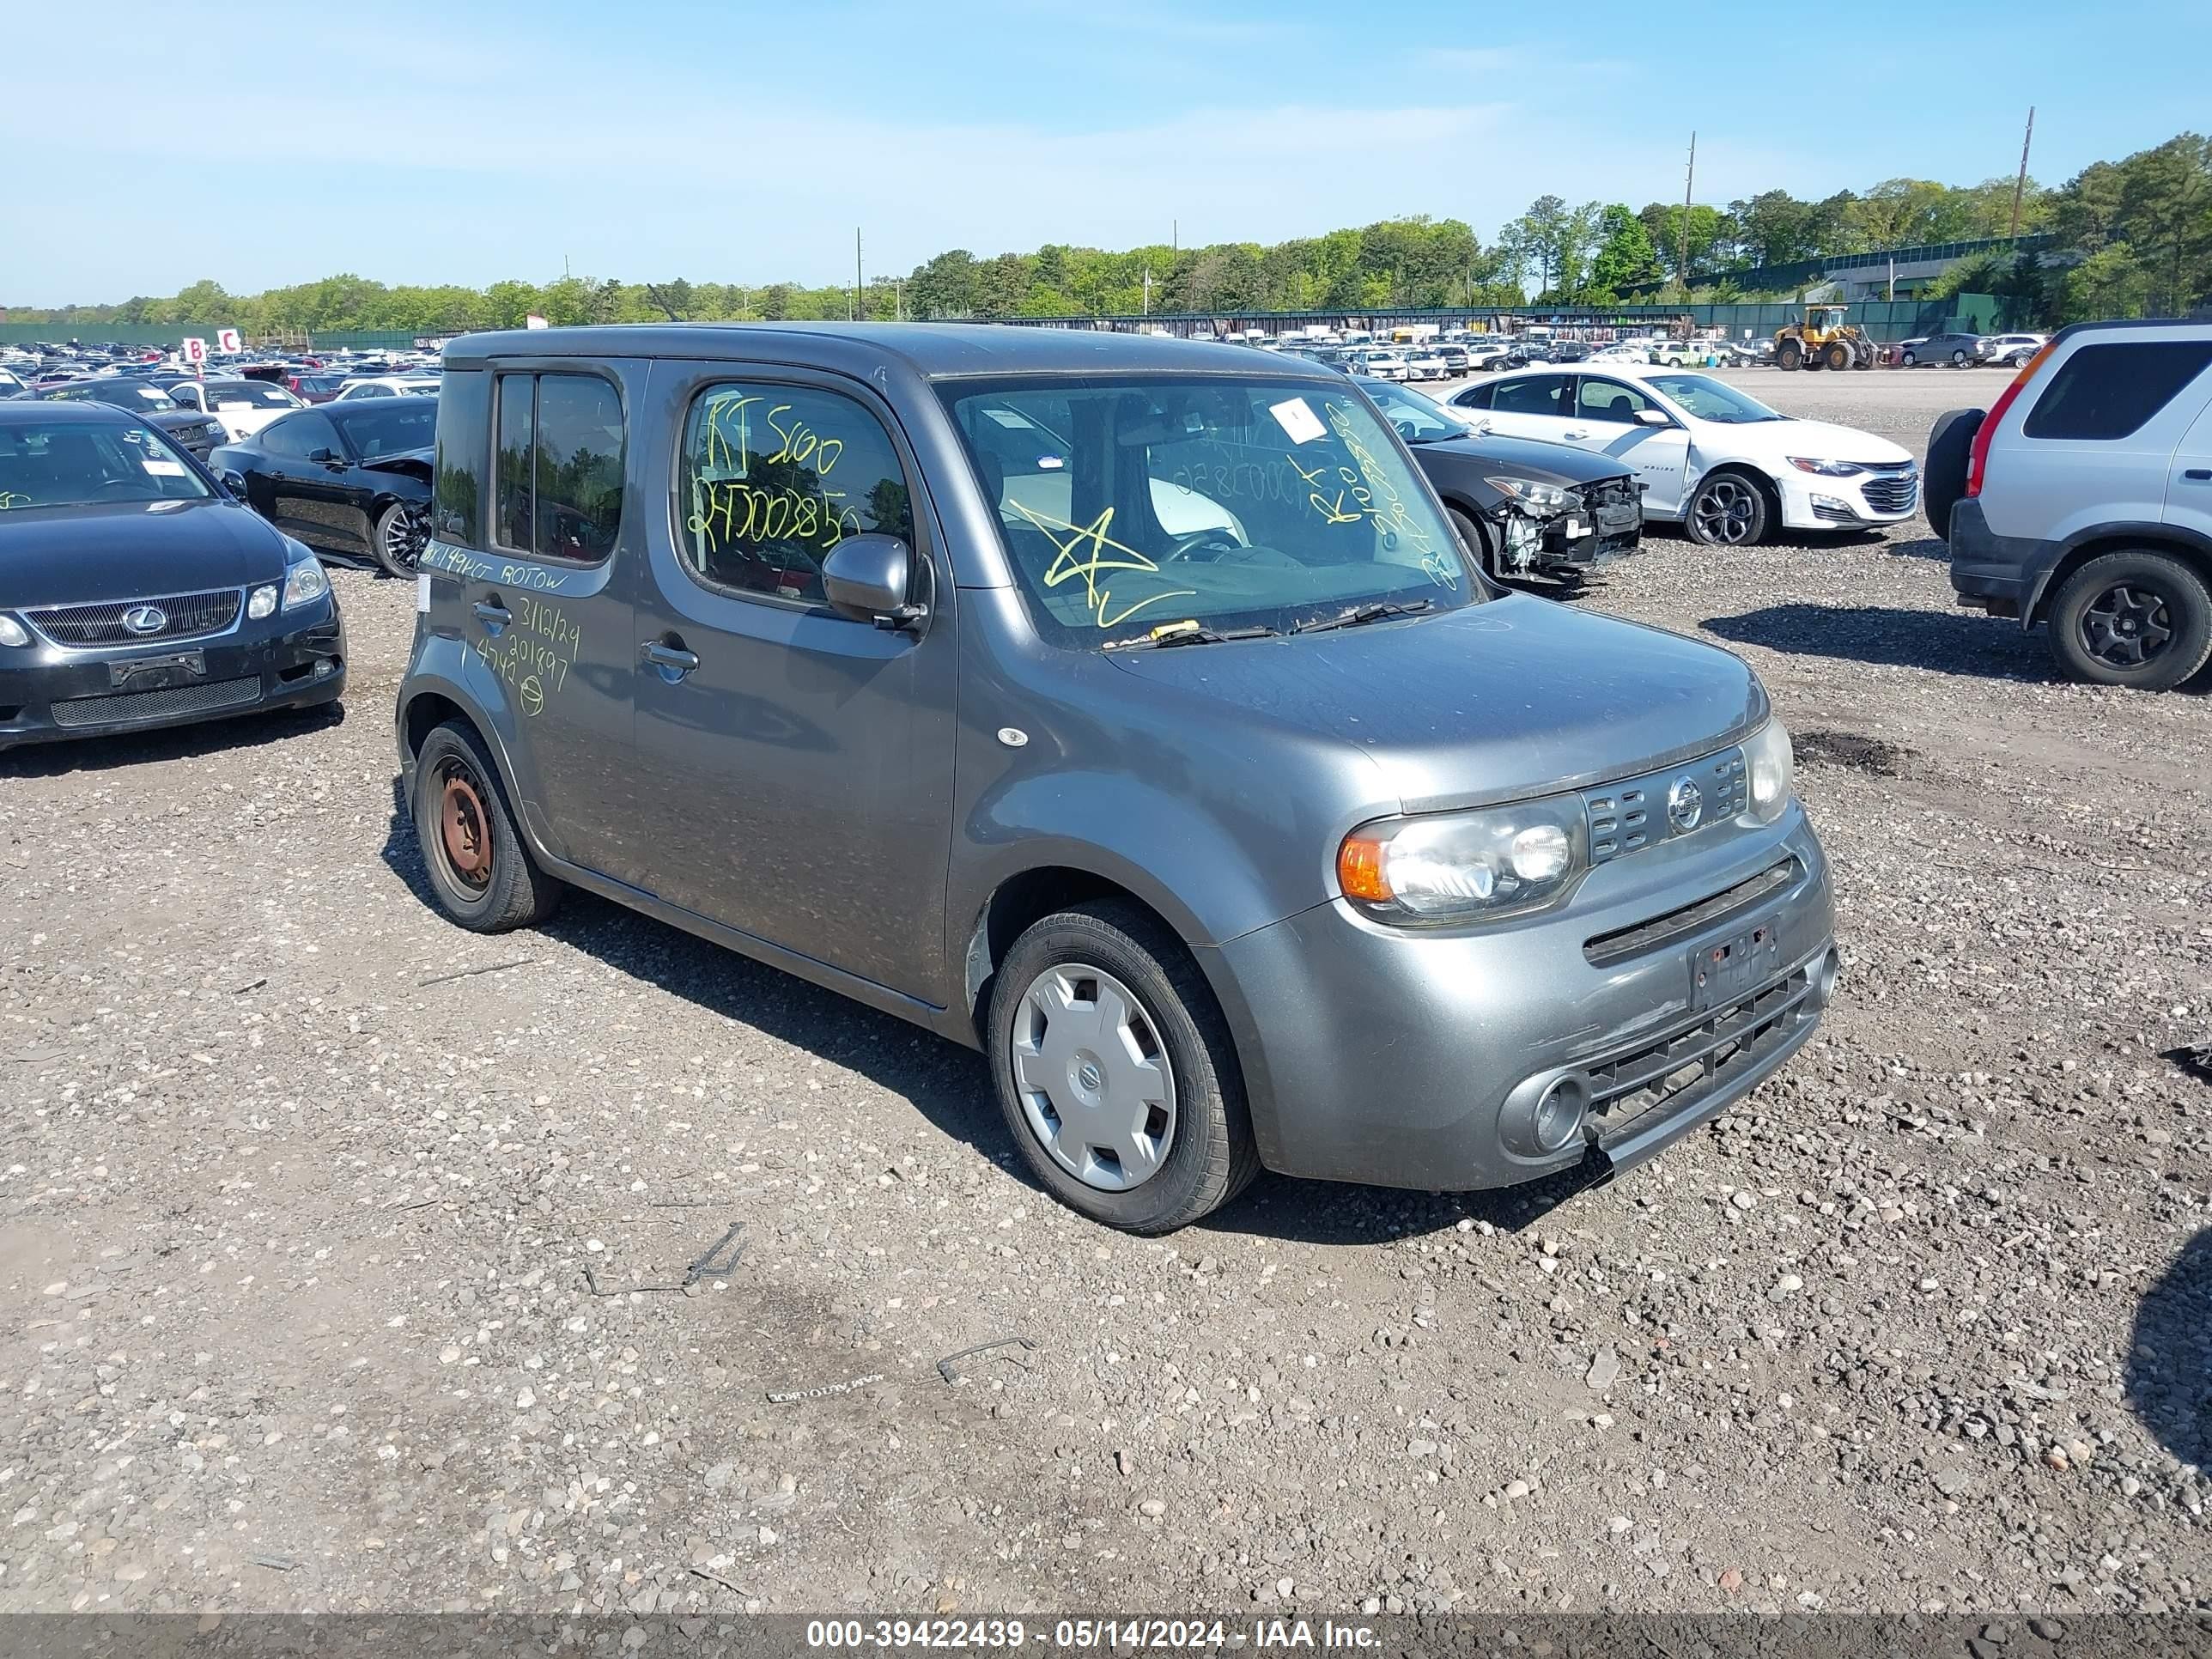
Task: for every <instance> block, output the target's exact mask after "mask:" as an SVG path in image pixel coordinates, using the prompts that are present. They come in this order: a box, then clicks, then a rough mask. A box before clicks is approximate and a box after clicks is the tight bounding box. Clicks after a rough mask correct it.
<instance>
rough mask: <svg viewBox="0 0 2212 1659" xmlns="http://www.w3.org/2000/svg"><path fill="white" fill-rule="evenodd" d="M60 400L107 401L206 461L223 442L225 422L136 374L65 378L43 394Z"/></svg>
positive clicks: (74, 402) (70, 401)
mask: <svg viewBox="0 0 2212 1659" xmlns="http://www.w3.org/2000/svg"><path fill="white" fill-rule="evenodd" d="M39 396H40V397H41V398H52V400H54V401H55V402H57V403H69V404H106V405H107V406H108V407H109V408H111V409H119V410H123V411H124V413H125V414H126V415H136V416H137V417H138V418H139V419H140V420H142V421H144V422H147V423H148V424H149V426H158V427H160V428H161V430H162V431H164V432H166V433H167V434H168V435H169V436H170V437H172V438H173V439H175V440H176V441H177V442H178V444H179V446H181V447H183V448H185V449H186V450H188V451H190V452H191V456H192V459H194V460H197V461H204V460H205V459H207V458H208V457H209V455H210V454H211V453H214V450H215V447H216V445H217V444H219V443H221V442H222V422H220V421H217V420H216V419H215V418H214V416H209V415H203V414H201V413H200V412H199V410H197V409H186V408H185V406H184V405H183V404H180V403H179V402H178V401H177V400H176V399H175V398H172V397H171V396H169V394H168V393H167V392H164V391H162V390H161V387H159V386H149V385H148V384H147V383H146V382H145V381H143V380H139V379H137V377H136V376H134V375H127V374H108V375H103V376H102V377H101V378H100V379H99V380H65V381H64V382H63V383H62V384H61V385H59V386H48V387H47V388H46V390H45V391H43V392H40V393H39Z"/></svg>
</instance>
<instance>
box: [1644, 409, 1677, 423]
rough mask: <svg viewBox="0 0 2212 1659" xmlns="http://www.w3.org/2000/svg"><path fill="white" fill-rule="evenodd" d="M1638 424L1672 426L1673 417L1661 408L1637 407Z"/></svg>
mask: <svg viewBox="0 0 2212 1659" xmlns="http://www.w3.org/2000/svg"><path fill="white" fill-rule="evenodd" d="M1636 424H1637V425H1638V426H1672V425H1674V419H1673V417H1672V416H1669V415H1668V413H1667V411H1666V410H1663V409H1639V410H1637V411H1636Z"/></svg>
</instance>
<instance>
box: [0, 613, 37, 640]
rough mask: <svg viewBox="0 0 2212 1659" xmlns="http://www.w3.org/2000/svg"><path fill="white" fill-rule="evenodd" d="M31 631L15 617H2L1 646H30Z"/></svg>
mask: <svg viewBox="0 0 2212 1659" xmlns="http://www.w3.org/2000/svg"><path fill="white" fill-rule="evenodd" d="M30 642H31V635H30V633H29V630H27V629H25V628H24V626H23V624H22V623H19V622H17V621H16V620H15V618H14V617H7V616H0V645H28V644H29V643H30Z"/></svg>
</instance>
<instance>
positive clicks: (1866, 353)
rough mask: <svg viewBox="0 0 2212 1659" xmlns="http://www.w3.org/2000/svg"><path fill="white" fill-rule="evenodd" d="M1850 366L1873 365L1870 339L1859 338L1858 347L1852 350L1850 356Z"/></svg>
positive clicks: (1872, 346) (1865, 366)
mask: <svg viewBox="0 0 2212 1659" xmlns="http://www.w3.org/2000/svg"><path fill="white" fill-rule="evenodd" d="M1851 367H1852V368H1873V367H1874V343H1873V342H1872V341H1871V340H1861V341H1860V342H1859V343H1858V349H1857V351H1856V352H1854V353H1853V354H1852V356H1851Z"/></svg>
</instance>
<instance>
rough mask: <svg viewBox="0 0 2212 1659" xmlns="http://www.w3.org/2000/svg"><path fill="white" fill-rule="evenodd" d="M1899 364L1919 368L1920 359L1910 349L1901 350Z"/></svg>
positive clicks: (1904, 366)
mask: <svg viewBox="0 0 2212 1659" xmlns="http://www.w3.org/2000/svg"><path fill="white" fill-rule="evenodd" d="M1897 364H1898V367H1899V368H1919V367H1920V359H1919V358H1917V357H1916V356H1913V355H1912V354H1911V352H1909V351H1905V352H1900V353H1899V354H1898V359H1897Z"/></svg>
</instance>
